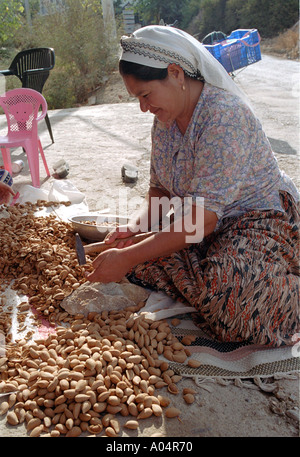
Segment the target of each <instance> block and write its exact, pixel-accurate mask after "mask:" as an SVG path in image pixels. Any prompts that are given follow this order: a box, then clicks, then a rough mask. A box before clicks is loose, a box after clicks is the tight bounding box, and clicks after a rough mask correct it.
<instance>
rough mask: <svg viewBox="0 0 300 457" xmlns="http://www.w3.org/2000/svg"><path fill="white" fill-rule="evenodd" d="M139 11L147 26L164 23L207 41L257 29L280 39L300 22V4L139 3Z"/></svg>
mask: <svg viewBox="0 0 300 457" xmlns="http://www.w3.org/2000/svg"><path fill="white" fill-rule="evenodd" d="M134 5H135V9H136V11H137V12H138V14H139V18H140V19H141V20H142V22H143V23H144V24H145V25H148V24H158V23H159V20H160V19H164V21H165V22H167V23H172V22H174V21H175V19H177V20H178V21H179V24H178V27H179V28H182V29H184V30H188V31H189V32H190V33H192V34H195V35H197V36H199V38H200V39H201V38H203V37H204V36H205V35H206V34H207V33H210V32H213V31H214V30H221V31H223V32H224V33H226V34H229V33H230V32H231V31H232V30H235V29H238V28H246V29H248V28H256V29H258V30H259V32H260V34H261V35H262V36H263V37H271V36H275V35H278V34H279V33H280V32H282V31H284V30H285V29H287V28H288V27H291V26H292V25H294V24H295V23H296V22H297V21H298V19H299V4H298V0H284V1H282V0H165V1H164V2H161V1H160V0H135V2H134Z"/></svg>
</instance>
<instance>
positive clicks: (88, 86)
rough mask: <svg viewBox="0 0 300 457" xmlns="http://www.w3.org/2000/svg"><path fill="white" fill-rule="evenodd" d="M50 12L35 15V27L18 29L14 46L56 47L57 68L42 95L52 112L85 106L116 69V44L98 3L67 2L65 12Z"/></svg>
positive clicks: (87, 1)
mask: <svg viewBox="0 0 300 457" xmlns="http://www.w3.org/2000/svg"><path fill="white" fill-rule="evenodd" d="M49 6H51V5H50V3H49ZM49 11H50V12H51V14H48V15H47V16H35V18H34V20H33V21H32V27H29V26H25V25H24V26H23V27H22V28H21V29H19V31H18V32H17V33H16V35H15V45H16V47H17V48H18V50H22V49H28V48H31V47H39V46H45V47H52V48H54V51H55V67H54V69H53V70H52V71H51V73H50V77H49V79H48V80H47V82H46V85H45V89H44V91H43V94H44V95H45V97H46V99H47V102H48V105H49V108H50V109H53V108H67V107H71V106H74V104H76V103H84V102H85V101H86V99H87V95H88V93H89V92H90V91H92V90H94V89H95V88H96V87H98V86H100V84H101V81H102V78H103V76H104V75H105V74H107V72H109V71H110V70H111V69H112V67H115V65H116V59H117V53H116V43H113V42H112V41H110V42H108V40H107V38H106V34H105V30H104V25H103V19H102V11H101V4H100V2H99V1H98V0H65V8H64V9H60V10H57V9H53V8H52V10H50V9H49Z"/></svg>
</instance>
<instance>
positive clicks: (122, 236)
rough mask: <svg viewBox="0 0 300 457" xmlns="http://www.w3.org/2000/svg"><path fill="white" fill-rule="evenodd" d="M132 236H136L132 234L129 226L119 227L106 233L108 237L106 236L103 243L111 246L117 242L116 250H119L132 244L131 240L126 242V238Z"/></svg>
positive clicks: (134, 233)
mask: <svg viewBox="0 0 300 457" xmlns="http://www.w3.org/2000/svg"><path fill="white" fill-rule="evenodd" d="M133 235H136V232H134V231H133V230H132V228H130V226H129V225H120V226H119V227H117V228H116V229H115V230H112V231H111V232H109V233H108V235H106V238H105V240H104V242H105V243H107V244H111V243H113V242H115V241H118V240H119V243H118V244H117V246H116V248H117V249H121V248H124V247H127V246H130V245H131V244H132V240H131V239H130V240H128V239H127V238H128V237H131V236H133Z"/></svg>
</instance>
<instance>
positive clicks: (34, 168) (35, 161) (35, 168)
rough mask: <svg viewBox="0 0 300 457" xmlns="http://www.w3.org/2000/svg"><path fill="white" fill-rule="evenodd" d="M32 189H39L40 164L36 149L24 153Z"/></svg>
mask: <svg viewBox="0 0 300 457" xmlns="http://www.w3.org/2000/svg"><path fill="white" fill-rule="evenodd" d="M26 155H27V160H28V165H29V170H30V174H31V181H32V185H33V187H38V188H39V187H40V164H39V151H38V148H37V147H36V148H34V149H31V150H30V151H28V150H27V151H26Z"/></svg>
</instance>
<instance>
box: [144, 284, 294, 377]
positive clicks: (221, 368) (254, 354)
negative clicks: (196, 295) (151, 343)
mask: <svg viewBox="0 0 300 457" xmlns="http://www.w3.org/2000/svg"><path fill="white" fill-rule="evenodd" d="M194 311H195V309H194V308H191V307H187V306H185V305H183V304H182V303H180V302H178V301H174V300H172V299H170V298H169V297H167V296H166V295H165V294H164V293H162V292H153V293H152V294H151V295H150V297H149V299H148V301H147V303H146V305H145V307H144V308H142V309H141V310H140V312H143V313H145V312H147V315H148V317H149V318H151V319H153V320H158V319H167V320H168V322H169V325H170V327H171V329H172V333H173V334H174V335H175V336H176V337H177V338H178V340H179V341H181V340H182V338H183V337H184V336H187V335H193V336H195V337H196V338H195V341H194V342H193V343H192V344H191V345H189V346H187V347H188V349H189V350H190V352H191V356H190V357H189V359H190V358H192V359H196V360H198V361H199V362H201V365H200V366H199V367H198V368H191V367H189V366H188V365H187V362H188V360H186V361H185V363H175V362H170V366H171V368H172V369H173V370H174V371H175V372H176V373H177V374H180V375H181V376H186V377H192V378H194V379H195V380H198V382H199V381H200V380H203V381H205V380H212V379H216V380H219V381H220V380H223V381H224V380H237V379H239V380H241V379H251V378H252V379H254V380H255V381H257V380H258V379H261V378H269V377H273V378H274V377H277V378H280V377H289V376H290V375H293V374H297V373H298V374H299V373H300V358H299V351H298V352H297V351H295V347H293V346H286V347H282V348H270V347H266V346H260V345H253V344H248V343H230V342H228V343H222V342H219V341H216V340H214V339H213V338H212V337H211V336H208V335H207V334H206V333H204V332H203V331H202V330H200V329H199V328H198V327H197V326H196V325H195V324H194V323H193V320H192V317H191V313H192V312H194ZM175 316H176V317H177V318H178V319H180V321H181V322H180V324H179V325H178V326H176V327H174V326H172V324H171V322H172V319H173V318H174V317H175ZM296 355H298V356H296Z"/></svg>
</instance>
